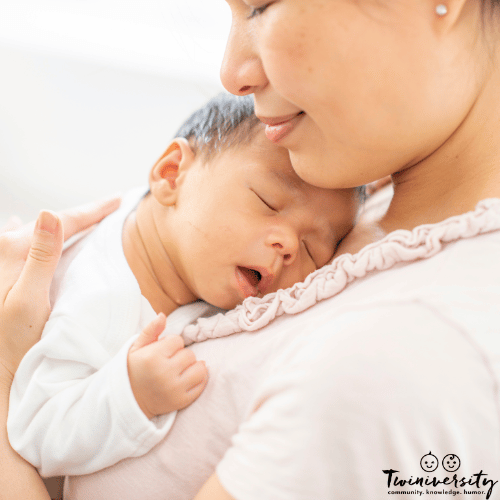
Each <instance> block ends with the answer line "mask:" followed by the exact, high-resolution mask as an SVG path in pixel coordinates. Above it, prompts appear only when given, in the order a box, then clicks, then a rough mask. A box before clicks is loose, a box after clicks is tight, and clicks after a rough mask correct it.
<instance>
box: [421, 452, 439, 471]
mask: <svg viewBox="0 0 500 500" xmlns="http://www.w3.org/2000/svg"><path fill="white" fill-rule="evenodd" d="M438 465H439V460H438V459H437V457H436V456H435V455H433V454H432V453H431V452H430V451H429V453H427V455H424V456H423V457H422V459H421V460H420V467H422V470H423V471H424V472H434V471H435V470H436V469H437V468H438Z"/></svg>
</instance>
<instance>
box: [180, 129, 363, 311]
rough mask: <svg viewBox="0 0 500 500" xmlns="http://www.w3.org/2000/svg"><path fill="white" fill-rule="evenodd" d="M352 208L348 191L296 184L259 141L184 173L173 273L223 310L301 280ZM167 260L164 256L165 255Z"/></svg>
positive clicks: (346, 223)
mask: <svg viewBox="0 0 500 500" xmlns="http://www.w3.org/2000/svg"><path fill="white" fill-rule="evenodd" d="M357 208H358V196H357V195H356V194H355V192H354V190H353V189H344V190H331V189H321V188H316V187H313V186H311V185H308V184H306V183H304V182H303V181H302V180H301V179H300V178H299V177H298V176H297V174H295V172H294V171H293V169H292V166H291V164H290V160H289V156H288V152H287V150H285V149H284V148H281V147H279V146H276V145H274V144H272V143H271V142H270V141H268V140H267V139H266V138H265V136H264V134H263V133H261V132H258V133H257V136H256V137H255V138H254V139H252V141H251V142H250V143H249V144H247V145H242V146H241V147H233V148H230V149H228V150H227V151H225V152H224V153H221V154H219V155H217V156H216V157H214V158H213V159H212V160H211V161H210V162H209V164H207V163H205V162H204V160H203V158H199V159H197V160H195V164H194V165H193V166H192V167H191V168H190V169H189V170H188V171H187V172H186V178H185V179H184V181H183V183H182V189H181V191H180V192H179V198H178V201H177V204H176V208H175V214H174V217H175V232H176V233H177V234H176V240H177V242H176V243H177V244H176V255H175V256H173V257H174V258H173V260H174V263H175V265H176V269H177V272H178V273H179V274H180V276H181V278H182V279H183V280H184V282H185V283H186V284H187V285H188V287H189V288H190V289H191V290H192V291H193V292H194V293H195V295H196V296H198V297H200V298H202V299H203V300H205V301H207V302H209V303H211V304H214V305H216V306H219V307H222V308H225V309H229V308H232V307H234V306H236V305H237V304H239V303H241V302H242V301H243V299H245V298H246V297H250V296H262V295H265V294H267V293H270V292H274V291H276V290H278V289H280V288H288V287H290V286H292V285H293V284H294V283H296V282H300V281H303V280H304V279H305V278H306V276H307V275H308V274H309V273H311V272H313V271H314V270H316V269H318V268H320V267H322V266H324V265H325V264H327V263H328V262H330V260H331V259H332V256H333V253H334V251H335V248H336V247H337V245H338V243H339V241H340V240H341V239H342V238H343V237H344V236H345V235H346V234H347V232H348V231H349V230H350V229H351V227H352V224H353V221H354V218H355V214H356V211H357ZM171 257H172V256H171Z"/></svg>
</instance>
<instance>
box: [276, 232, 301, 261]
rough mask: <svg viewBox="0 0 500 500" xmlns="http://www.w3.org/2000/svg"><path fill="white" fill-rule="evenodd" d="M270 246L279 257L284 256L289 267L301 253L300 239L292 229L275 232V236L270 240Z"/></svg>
mask: <svg viewBox="0 0 500 500" xmlns="http://www.w3.org/2000/svg"><path fill="white" fill-rule="evenodd" d="M268 244H270V246H272V247H273V248H274V249H275V250H276V251H277V252H278V254H279V255H282V256H283V263H284V265H285V266H289V265H291V264H292V263H293V262H294V261H295V259H296V257H297V253H298V251H299V238H298V236H297V234H296V233H295V232H294V231H293V230H292V229H291V228H280V229H277V230H275V231H273V234H272V235H270V236H269V238H268Z"/></svg>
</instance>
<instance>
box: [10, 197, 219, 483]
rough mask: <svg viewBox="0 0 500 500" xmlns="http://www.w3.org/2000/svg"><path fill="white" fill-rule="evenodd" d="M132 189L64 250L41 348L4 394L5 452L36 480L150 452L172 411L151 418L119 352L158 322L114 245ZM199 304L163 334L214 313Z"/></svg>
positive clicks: (176, 316) (131, 204) (132, 203)
mask: <svg viewBox="0 0 500 500" xmlns="http://www.w3.org/2000/svg"><path fill="white" fill-rule="evenodd" d="M145 192H146V190H145V189H144V188H141V189H138V190H134V191H133V192H131V193H129V194H128V195H127V196H126V197H125V198H124V200H123V202H122V205H121V207H120V209H119V210H118V211H116V212H115V213H113V214H111V215H110V216H109V217H107V218H106V219H105V220H104V221H103V222H101V223H100V224H99V225H98V226H97V228H96V229H95V230H94V231H92V232H91V233H90V234H89V235H88V236H86V237H85V238H83V239H82V240H80V241H78V242H77V243H75V244H74V245H72V246H71V247H70V248H68V249H66V251H65V253H64V255H63V258H62V261H61V265H60V268H59V270H58V272H59V273H63V276H62V279H61V278H59V279H58V278H57V277H56V279H55V280H54V281H55V283H58V288H57V289H55V290H52V295H53V298H54V299H55V303H54V305H53V310H52V313H51V315H50V318H49V321H48V322H47V324H46V326H45V329H44V331H43V335H42V340H41V341H40V342H39V343H38V344H36V345H35V346H34V347H33V348H32V349H31V350H30V351H29V352H28V354H27V355H26V356H25V357H24V359H23V360H22V362H21V365H20V366H19V369H18V371H17V373H16V376H15V379H14V383H13V385H12V390H11V394H10V406H9V418H8V424H7V427H8V433H9V439H10V442H11V444H12V446H13V448H14V449H15V450H16V451H17V452H18V453H19V454H20V455H21V456H22V457H23V458H25V459H26V460H27V461H28V462H30V463H32V464H33V465H34V466H36V467H37V468H38V469H39V471H40V473H41V474H42V475H43V476H47V477H48V476H55V475H66V474H89V473H91V472H94V471H97V470H100V469H103V468H105V467H108V466H110V465H113V464H115V463H117V462H118V461H120V460H122V459H123V458H126V457H137V456H140V455H143V454H144V453H146V452H148V451H149V450H150V449H151V448H153V446H155V445H156V444H157V443H158V442H160V441H161V439H162V438H163V437H165V435H166V434H167V433H168V431H169V430H170V428H171V426H172V423H173V421H174V418H175V412H173V413H170V414H167V415H162V416H160V417H155V418H153V419H152V420H149V419H148V418H147V417H146V416H145V415H144V414H143V412H142V411H141V409H140V408H139V406H138V404H137V402H136V400H135V398H134V395H133V393H132V389H131V387H130V382H129V378H128V372H127V352H128V349H129V347H130V345H131V344H132V343H133V340H134V339H135V338H136V335H137V334H138V333H140V331H141V330H142V328H143V327H144V326H146V325H147V324H148V323H149V322H150V321H151V320H153V319H154V318H155V317H156V313H155V312H154V310H153V309H152V307H151V305H150V304H149V302H148V301H147V300H146V299H145V298H144V297H143V296H142V295H141V292H140V288H139V284H138V283H137V280H136V279H135V276H134V275H133V273H132V271H131V270H130V268H129V266H128V264H127V261H126V258H125V255H124V253H123V246H122V230H123V223H124V221H125V219H126V217H127V215H128V214H129V213H130V212H131V211H132V210H133V209H134V208H135V207H136V206H137V204H138V203H139V201H140V199H141V198H142V197H143V196H144V194H145ZM215 310H216V309H215V308H212V306H209V305H208V304H206V303H204V302H201V301H198V302H195V303H193V304H192V305H190V306H188V307H187V308H186V307H184V308H181V309H177V310H176V311H174V313H172V314H171V315H170V316H169V319H168V324H169V326H168V329H167V332H168V333H180V332H181V331H182V329H183V327H184V326H185V325H186V324H188V323H190V322H191V321H193V320H194V319H195V318H197V317H199V316H200V315H203V313H204V312H206V311H208V313H210V312H212V311H215Z"/></svg>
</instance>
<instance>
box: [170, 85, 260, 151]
mask: <svg viewBox="0 0 500 500" xmlns="http://www.w3.org/2000/svg"><path fill="white" fill-rule="evenodd" d="M257 125H261V126H262V123H261V122H260V121H259V119H258V118H257V117H256V116H255V113H254V104H253V97H252V96H250V95H249V96H242V97H237V96H234V95H231V94H226V93H221V94H219V95H217V96H215V97H214V98H213V99H211V100H210V101H208V102H207V104H205V106H203V107H202V108H200V109H198V110H197V111H195V112H194V113H193V114H192V115H191V116H190V117H189V118H188V119H187V120H186V121H185V122H184V123H183V124H182V126H181V128H180V129H179V130H178V131H177V134H176V135H175V137H184V138H185V139H186V140H188V141H189V143H190V144H191V146H192V147H193V148H195V149H197V150H199V151H200V152H201V153H202V154H203V155H205V156H207V157H210V156H212V155H214V154H216V153H218V152H220V151H222V150H223V149H226V148H228V147H231V146H234V145H237V144H244V143H248V141H250V140H251V139H252V138H253V136H254V135H255V129H256V127H257Z"/></svg>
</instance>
